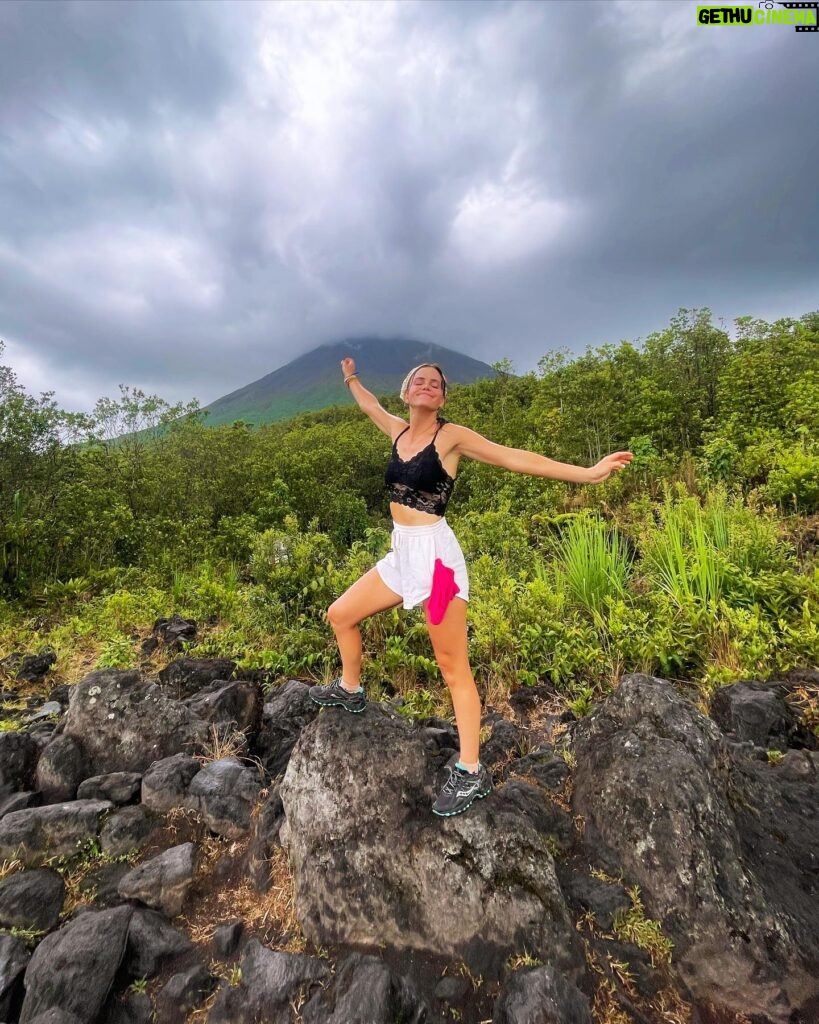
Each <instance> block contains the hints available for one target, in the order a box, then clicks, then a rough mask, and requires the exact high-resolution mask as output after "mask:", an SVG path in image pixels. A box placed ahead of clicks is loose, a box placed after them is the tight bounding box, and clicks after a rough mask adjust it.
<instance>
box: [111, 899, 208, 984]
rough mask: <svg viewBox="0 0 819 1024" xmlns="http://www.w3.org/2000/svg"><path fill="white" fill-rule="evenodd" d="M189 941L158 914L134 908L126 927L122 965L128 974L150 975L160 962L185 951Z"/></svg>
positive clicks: (132, 975)
mask: <svg viewBox="0 0 819 1024" xmlns="http://www.w3.org/2000/svg"><path fill="white" fill-rule="evenodd" d="M191 948H192V943H191V941H190V939H189V938H188V937H187V935H185V934H184V932H181V931H179V929H178V928H174V926H173V925H172V924H171V923H170V921H168V920H167V918H165V917H164V916H163V915H162V914H160V913H158V912H157V911H155V910H142V909H141V908H140V907H136V908H135V909H134V913H133V916H132V918H131V924H130V926H129V928H128V943H127V950H126V955H125V967H126V969H127V971H128V974H129V975H130V976H131V977H132V978H152V977H153V976H154V975H155V974H156V973H157V972H158V971H159V969H160V967H161V966H162V964H163V962H164V961H165V960H168V959H172V958H173V957H176V956H181V955H182V954H184V953H187V952H188V951H189V950H190V949H191Z"/></svg>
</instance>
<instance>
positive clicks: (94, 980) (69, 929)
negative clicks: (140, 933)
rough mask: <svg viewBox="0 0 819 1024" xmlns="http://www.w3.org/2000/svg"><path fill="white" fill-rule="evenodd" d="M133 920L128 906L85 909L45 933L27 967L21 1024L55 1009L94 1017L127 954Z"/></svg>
mask: <svg viewBox="0 0 819 1024" xmlns="http://www.w3.org/2000/svg"><path fill="white" fill-rule="evenodd" d="M130 920H131V908H130V907H116V908H114V909H113V910H101V911H100V912H99V913H94V912H93V911H86V913H84V914H80V915H79V916H78V917H75V918H73V919H72V920H71V921H69V922H68V924H66V925H63V927H62V928H60V930H59V931H56V932H52V934H51V935H48V936H46V938H44V939H43V941H42V942H41V943H40V944H39V946H38V947H37V948H36V949H35V951H34V954H33V955H32V957H31V963H30V964H29V966H28V970H27V971H26V976H25V986H26V997H25V1000H24V1001H23V1010H22V1013H21V1015H20V1024H30V1022H31V1021H33V1020H35V1019H36V1018H37V1016H38V1015H39V1014H41V1013H44V1012H45V1011H46V1010H50V1009H52V1008H54V1009H59V1010H63V1011H65V1012H67V1013H73V1014H74V1015H75V1016H76V1017H77V1018H78V1019H79V1020H80V1021H93V1020H94V1019H95V1018H96V1016H97V1015H98V1014H99V1012H100V1010H101V1009H102V1006H103V1003H104V1002H105V1000H106V998H107V996H108V992H109V990H110V988H111V984H112V983H113V980H114V976H115V975H116V972H117V969H118V968H119V965H120V962H121V960H122V958H123V955H124V953H125V941H126V937H127V935H128V925H129V923H130Z"/></svg>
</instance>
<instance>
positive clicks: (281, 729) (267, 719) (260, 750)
mask: <svg viewBox="0 0 819 1024" xmlns="http://www.w3.org/2000/svg"><path fill="white" fill-rule="evenodd" d="M309 689H310V687H309V686H307V685H306V684H305V683H303V682H301V681H300V680H298V679H288V680H287V682H286V683H284V684H282V685H281V686H280V687H278V688H277V689H275V690H273V692H272V693H271V694H270V697H269V698H268V700H267V701H266V702H265V705H264V709H263V712H262V727H261V730H260V732H259V735H258V737H257V739H256V753H257V754H258V755H259V757H260V759H261V762H262V764H263V765H264V768H265V771H266V772H268V774H269V775H271V776H273V777H274V778H275V777H276V776H277V775H279V774H280V773H281V772H283V771H284V769H285V768H286V767H287V762H288V759H289V758H290V753H291V751H292V750H293V747H294V746H295V744H296V740H297V739H298V738H299V735H300V734H301V731H302V729H303V728H304V727H305V726H306V725H309V724H310V722H312V721H313V719H314V718H315V717H316V716H317V715H318V712H319V708H318V705H317V704H314V703H313V701H312V700H310V697H309Z"/></svg>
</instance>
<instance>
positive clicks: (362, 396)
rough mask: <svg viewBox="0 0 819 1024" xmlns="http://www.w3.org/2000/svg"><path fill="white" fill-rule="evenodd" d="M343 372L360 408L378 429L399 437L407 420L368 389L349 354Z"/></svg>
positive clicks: (343, 362)
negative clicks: (389, 409) (383, 403)
mask: <svg viewBox="0 0 819 1024" xmlns="http://www.w3.org/2000/svg"><path fill="white" fill-rule="evenodd" d="M341 372H342V373H343V374H344V379H345V381H346V383H347V386H348V387H349V389H350V394H351V395H352V396H353V398H354V399H355V400H356V403H357V404H358V408H359V409H360V410H361V411H362V412H363V413H366V414H367V416H369V417H370V419H371V420H372V421H373V423H374V424H375V425H376V426H377V427H378V429H379V430H383V431H384V433H385V434H387V435H388V436H389V437H390V438H391V439H394V438H395V437H397V436H398V434H400V433H401V431H402V430H403V429H404V428H405V427H406V425H407V423H406V420H402V419H401V417H400V416H393V414H392V413H390V412H387V410H386V409H385V408H384V406H383V405H382V404H381V403H380V402H379V401H378V399H377V398H376V397H375V395H374V394H373V393H372V391H368V390H367V389H366V388H365V387H364V385H363V384H362V383H361V381H360V380H359V377H358V374H357V373H356V369H355V360H354V359H350V358H349V356H348V357H347V358H346V359H342V360H341Z"/></svg>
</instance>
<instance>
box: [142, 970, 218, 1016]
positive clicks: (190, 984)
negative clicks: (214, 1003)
mask: <svg viewBox="0 0 819 1024" xmlns="http://www.w3.org/2000/svg"><path fill="white" fill-rule="evenodd" d="M215 984H216V979H215V978H214V977H213V975H212V974H211V973H210V971H208V969H207V968H206V967H204V966H203V965H202V964H195V965H194V966H193V967H188V968H187V970H184V971H180V973H179V974H174V975H173V976H172V977H171V978H169V979H168V982H167V984H166V985H165V986H164V987H163V988H161V989H160V991H159V992H158V993H157V997H156V1024H177V1022H178V1021H183V1020H185V1019H186V1017H187V1016H188V1014H189V1013H190V1012H191V1010H195V1009H196V1007H197V1006H201V1005H202V1003H203V1002H204V1001H205V999H207V997H208V996H209V995H210V993H211V992H212V991H213V989H214V987H215Z"/></svg>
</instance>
